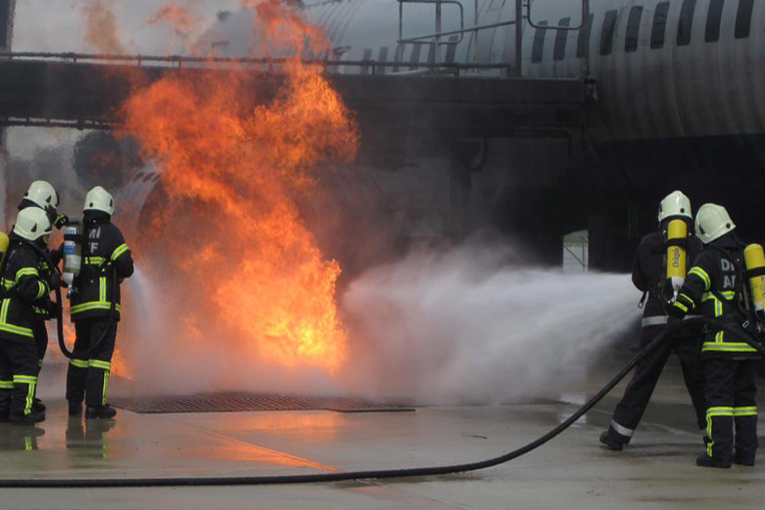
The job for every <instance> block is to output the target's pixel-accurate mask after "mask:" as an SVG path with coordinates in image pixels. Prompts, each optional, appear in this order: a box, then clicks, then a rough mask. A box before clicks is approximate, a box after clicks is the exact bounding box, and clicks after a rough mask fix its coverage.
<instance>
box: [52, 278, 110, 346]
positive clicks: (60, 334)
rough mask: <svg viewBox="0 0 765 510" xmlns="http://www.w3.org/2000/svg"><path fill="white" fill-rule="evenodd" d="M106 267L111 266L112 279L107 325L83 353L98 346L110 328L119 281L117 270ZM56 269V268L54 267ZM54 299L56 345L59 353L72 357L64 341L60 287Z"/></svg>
mask: <svg viewBox="0 0 765 510" xmlns="http://www.w3.org/2000/svg"><path fill="white" fill-rule="evenodd" d="M107 267H108V268H111V280H112V289H111V292H110V293H109V294H110V296H109V299H110V301H111V306H110V307H109V315H108V317H107V319H106V322H107V325H106V328H104V331H103V332H102V333H101V336H100V337H98V340H96V341H95V342H94V343H93V345H91V346H90V347H88V350H86V351H83V353H82V354H83V355H87V354H90V353H91V352H93V351H94V350H96V347H98V346H99V345H100V344H101V342H103V340H104V338H106V334H107V333H108V332H109V329H110V328H111V325H112V321H113V320H114V313H115V311H116V308H117V300H116V297H117V296H116V294H117V285H119V282H118V281H117V270H116V269H114V266H112V265H107ZM56 270H58V268H56ZM56 301H57V303H58V309H57V312H58V317H57V325H56V331H57V333H58V346H59V348H60V349H61V353H62V354H63V355H64V356H66V357H67V358H68V359H72V358H73V357H74V354H73V353H72V351H70V350H69V349H68V348H67V346H66V342H64V322H63V320H64V306H63V301H62V300H61V287H60V286H59V288H57V289H56Z"/></svg>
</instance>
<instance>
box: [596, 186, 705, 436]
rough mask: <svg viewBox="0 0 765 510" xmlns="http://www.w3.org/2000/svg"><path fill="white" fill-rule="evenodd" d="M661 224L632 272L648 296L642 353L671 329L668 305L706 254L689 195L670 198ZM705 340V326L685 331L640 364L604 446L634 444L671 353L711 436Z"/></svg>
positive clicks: (661, 211) (643, 243) (642, 244)
mask: <svg viewBox="0 0 765 510" xmlns="http://www.w3.org/2000/svg"><path fill="white" fill-rule="evenodd" d="M658 219H659V231H658V232H653V233H651V234H648V235H647V236H645V237H644V238H643V239H642V240H641V242H640V246H639V247H638V252H637V255H636V257H635V262H634V266H633V271H632V281H633V283H634V284H635V286H636V287H637V288H638V289H639V290H641V291H643V301H642V303H643V304H644V308H643V321H642V329H641V332H640V346H641V348H644V347H645V346H646V345H648V344H649V343H650V342H651V340H653V339H654V338H655V337H656V336H657V335H659V334H660V333H662V332H663V331H664V330H665V328H666V327H667V322H668V319H669V318H668V315H667V301H668V300H669V299H671V298H673V297H674V294H675V292H676V291H677V290H678V289H679V288H680V286H681V285H682V283H683V278H684V276H685V268H686V267H688V266H689V265H690V264H689V262H693V260H694V259H695V258H696V256H697V255H699V254H700V253H701V251H702V244H701V242H700V241H699V239H697V238H696V237H694V236H692V235H691V233H692V229H691V226H692V221H693V216H692V211H691V201H690V200H689V199H688V197H687V196H685V194H683V193H682V192H680V191H675V192H673V193H670V194H669V195H667V196H666V197H665V198H664V199H663V200H662V201H661V204H660V205H659V216H658ZM700 336H701V328H700V327H696V328H695V329H689V330H685V331H681V332H680V333H679V334H678V335H676V336H675V337H673V338H671V339H669V340H668V341H667V342H665V343H664V344H663V345H661V346H660V347H659V348H657V349H656V350H654V351H653V352H652V353H651V354H650V355H649V356H647V357H646V358H643V359H642V360H641V361H640V362H639V363H638V365H637V367H636V369H635V373H634V375H633V377H632V380H631V381H630V383H629V385H628V386H627V389H626V390H625V392H624V396H623V397H622V400H621V401H620V402H619V404H618V405H617V406H616V410H615V411H614V415H613V418H612V419H611V424H610V426H609V428H608V430H607V431H606V432H603V433H602V434H601V436H600V442H601V443H603V444H604V445H606V446H607V447H608V448H610V449H611V450H616V451H620V450H622V449H623V448H624V445H626V444H629V442H630V440H631V439H632V435H633V433H634V432H635V429H636V428H637V426H638V424H639V423H640V420H641V418H642V417H643V413H644V412H645V410H646V407H647V406H648V402H649V400H650V399H651V395H652V394H653V391H654V389H655V388H656V383H657V382H658V381H659V376H661V372H662V370H663V369H664V365H666V364H667V361H668V360H669V356H670V353H671V352H672V351H674V352H675V354H676V355H677V357H678V358H679V360H680V365H681V367H682V370H683V378H684V379H685V385H686V387H687V388H688V393H689V394H690V396H691V401H692V403H693V407H694V408H695V411H696V421H697V424H698V426H699V429H700V430H701V433H702V436H705V435H706V418H705V414H704V413H705V409H706V406H705V403H704V387H703V380H702V379H701V377H700V376H699V372H698V370H697V361H698V354H697V352H698V347H697V346H698V340H699V338H700Z"/></svg>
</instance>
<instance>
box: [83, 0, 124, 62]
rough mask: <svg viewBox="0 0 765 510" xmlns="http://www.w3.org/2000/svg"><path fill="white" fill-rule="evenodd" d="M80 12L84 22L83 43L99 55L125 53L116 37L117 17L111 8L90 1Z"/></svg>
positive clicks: (97, 1) (98, 2) (99, 2)
mask: <svg viewBox="0 0 765 510" xmlns="http://www.w3.org/2000/svg"><path fill="white" fill-rule="evenodd" d="M82 10H83V13H84V14H85V22H86V23H85V24H86V26H85V42H86V43H88V44H90V45H91V46H93V47H94V48H95V49H96V50H97V51H98V52H100V53H107V54H121V53H125V49H124V47H123V46H122V43H120V40H119V37H118V36H117V34H118V32H117V17H116V16H115V15H114V12H113V11H112V9H111V7H110V6H109V5H108V4H107V3H106V2H103V1H101V0H91V1H89V2H88V3H87V4H85V5H84V6H83V8H82Z"/></svg>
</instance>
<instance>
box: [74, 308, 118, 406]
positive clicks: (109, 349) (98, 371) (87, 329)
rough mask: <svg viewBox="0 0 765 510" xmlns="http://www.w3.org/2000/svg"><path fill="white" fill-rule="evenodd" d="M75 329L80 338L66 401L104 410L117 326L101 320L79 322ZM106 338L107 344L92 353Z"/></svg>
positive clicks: (111, 322)
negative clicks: (93, 347)
mask: <svg viewBox="0 0 765 510" xmlns="http://www.w3.org/2000/svg"><path fill="white" fill-rule="evenodd" d="M74 327H75V331H76V334H77V338H76V339H75V341H74V349H72V354H73V356H72V359H71V360H69V369H68V371H67V374H66V399H67V400H68V401H69V402H74V403H78V404H80V403H82V401H83V399H84V400H85V405H87V406H88V407H99V406H103V405H105V404H106V390H107V388H108V387H109V376H110V375H111V370H112V363H111V362H112V355H113V354H114V345H115V341H116V340H117V322H116V321H109V320H108V319H107V318H105V317H103V318H101V317H99V318H93V319H83V320H79V321H77V322H75V324H74ZM104 331H106V333H105V334H104ZM102 334H104V338H103V340H101V342H100V343H99V344H98V345H95V349H91V346H92V345H94V344H95V343H96V342H97V341H98V339H99V338H101V335H102Z"/></svg>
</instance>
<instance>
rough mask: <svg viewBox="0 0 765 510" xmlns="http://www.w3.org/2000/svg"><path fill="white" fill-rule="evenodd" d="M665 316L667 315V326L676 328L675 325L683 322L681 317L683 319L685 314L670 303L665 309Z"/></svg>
mask: <svg viewBox="0 0 765 510" xmlns="http://www.w3.org/2000/svg"><path fill="white" fill-rule="evenodd" d="M667 314H668V315H669V317H668V319H667V325H668V326H676V325H677V324H680V323H681V322H683V317H685V312H684V311H682V310H681V309H680V308H678V307H676V306H674V304H673V303H670V304H669V306H668V307H667Z"/></svg>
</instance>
